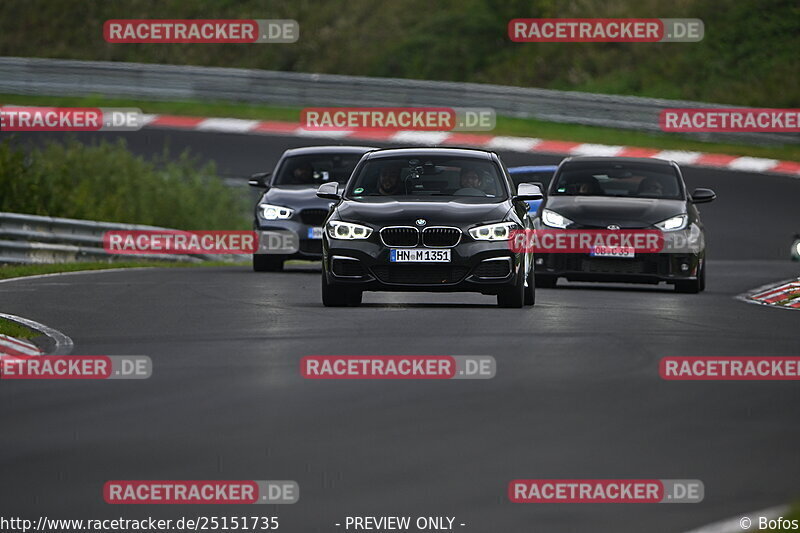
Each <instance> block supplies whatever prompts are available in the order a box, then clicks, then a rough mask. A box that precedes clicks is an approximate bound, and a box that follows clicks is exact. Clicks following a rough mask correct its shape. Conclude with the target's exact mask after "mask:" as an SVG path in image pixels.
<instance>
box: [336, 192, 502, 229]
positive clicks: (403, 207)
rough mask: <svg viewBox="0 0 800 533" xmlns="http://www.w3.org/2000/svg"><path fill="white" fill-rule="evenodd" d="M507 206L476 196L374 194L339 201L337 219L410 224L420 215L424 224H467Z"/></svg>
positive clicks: (495, 217) (492, 218) (491, 217)
mask: <svg viewBox="0 0 800 533" xmlns="http://www.w3.org/2000/svg"><path fill="white" fill-rule="evenodd" d="M510 209H511V204H510V202H508V201H500V202H496V203H486V201H485V200H482V199H480V198H458V199H454V198H452V197H448V199H447V200H444V199H443V198H440V197H435V198H415V199H414V200H413V201H405V200H400V201H398V200H397V199H393V198H382V197H376V198H365V199H364V200H362V201H353V200H346V201H344V202H342V203H341V204H340V205H339V207H338V208H337V212H338V214H339V217H340V219H341V220H346V221H349V222H360V223H365V224H372V225H376V226H388V225H402V226H414V225H415V223H416V220H417V219H419V218H423V219H425V221H426V223H427V224H426V225H428V226H439V225H445V226H446V225H455V226H460V227H468V226H473V225H475V224H481V223H484V222H486V223H489V222H500V221H502V220H503V219H504V218H505V216H506V214H507V213H508V211H509V210H510Z"/></svg>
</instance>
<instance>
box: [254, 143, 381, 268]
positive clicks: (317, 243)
mask: <svg viewBox="0 0 800 533" xmlns="http://www.w3.org/2000/svg"><path fill="white" fill-rule="evenodd" d="M370 150H374V148H371V147H368V146H309V147H305V148H292V149H290V150H286V151H285V152H284V153H283V155H282V156H281V158H280V159H279V160H278V163H277V164H276V165H275V171H274V172H264V173H260V174H254V175H253V176H251V178H250V185H251V186H253V187H258V188H262V189H265V191H264V193H263V194H262V195H261V197H260V198H259V200H258V202H257V203H256V207H255V213H254V222H253V229H254V230H255V231H257V232H259V237H260V239H259V240H260V241H261V243H264V244H266V243H268V242H270V241H269V238H274V237H284V239H283V242H284V245H283V246H272V247H268V246H260V247H259V251H258V252H257V253H255V254H253V270H255V271H257V272H263V271H276V270H281V269H282V268H283V263H284V262H285V261H286V260H288V259H305V260H312V261H314V260H319V259H320V258H321V257H322V224H323V223H324V221H325V218H326V217H327V216H328V211H329V210H330V207H331V202H330V201H329V200H327V201H326V200H323V199H320V198H319V197H317V194H316V192H317V188H318V187H319V186H320V185H321V184H323V183H339V184H342V185H343V184H344V183H346V182H347V180H348V178H350V174H351V173H352V172H353V169H354V168H355V166H356V163H358V161H359V160H360V159H361V156H362V155H363V154H365V153H366V152H368V151H370Z"/></svg>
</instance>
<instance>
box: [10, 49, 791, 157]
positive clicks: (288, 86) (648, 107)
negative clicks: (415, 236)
mask: <svg viewBox="0 0 800 533" xmlns="http://www.w3.org/2000/svg"><path fill="white" fill-rule="evenodd" d="M0 93H11V94H30V95H53V96H61V95H63V96H86V95H96V94H100V95H105V96H115V97H131V98H139V99H143V100H147V99H149V100H216V101H219V100H229V101H238V102H248V103H261V104H270V105H279V106H296V107H303V106H447V107H491V108H494V110H495V111H496V113H497V114H498V115H504V116H511V117H528V118H537V119H540V120H546V121H552V122H563V123H573V124H586V125H593V126H609V127H614V128H625V129H633V130H639V131H653V132H655V131H660V129H659V113H660V112H661V110H662V109H664V108H671V107H672V108H674V107H678V108H698V107H705V108H712V107H716V108H721V107H731V106H722V105H718V104H707V103H700V102H687V101H681V100H663V99H655V98H640V97H634V96H612V95H603V94H591V93H582V92H570V91H554V90H549V89H534V88H526V87H511V86H503V85H490V84H480V83H459V82H442V81H423V80H406V79H397V78H367V77H357V76H339V75H332V74H306V73H296V72H277V71H269V70H253V69H235V68H218V67H194V66H176V65H156V64H141V63H115V62H101V61H74V60H60V59H42V58H19V57H0ZM686 136H689V137H693V138H699V139H706V140H717V141H722V142H724V141H740V142H748V143H756V144H767V143H773V144H774V143H798V142H800V135H798V134H794V133H692V134H686Z"/></svg>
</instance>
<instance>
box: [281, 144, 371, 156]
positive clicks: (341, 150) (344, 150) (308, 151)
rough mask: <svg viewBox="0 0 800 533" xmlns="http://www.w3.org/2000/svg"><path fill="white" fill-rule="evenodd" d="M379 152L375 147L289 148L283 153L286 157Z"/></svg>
mask: <svg viewBox="0 0 800 533" xmlns="http://www.w3.org/2000/svg"><path fill="white" fill-rule="evenodd" d="M371 150H377V148H375V147H374V146H337V145H333V146H303V147H302V148H289V149H288V150H286V151H285V152H283V156H284V157H289V156H296V155H313V154H333V153H337V154H365V153H367V152H369V151H371Z"/></svg>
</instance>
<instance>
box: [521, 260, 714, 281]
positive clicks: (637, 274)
mask: <svg viewBox="0 0 800 533" xmlns="http://www.w3.org/2000/svg"><path fill="white" fill-rule="evenodd" d="M702 261H703V254H700V253H685V254H678V253H654V254H637V255H636V257H634V258H631V259H622V258H607V257H591V256H590V255H589V254H537V255H536V259H535V260H534V272H535V273H536V275H547V276H553V277H556V276H557V277H563V278H566V279H567V280H569V281H607V282H622V283H659V282H667V283H675V282H676V281H689V280H695V279H697V276H698V272H699V269H700V264H701V262H702Z"/></svg>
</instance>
